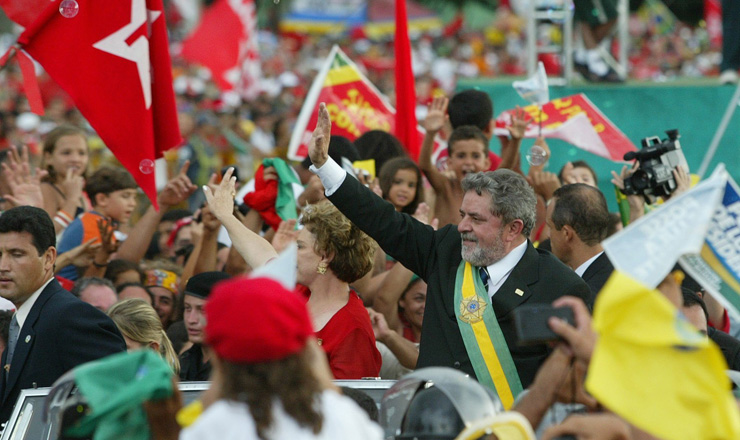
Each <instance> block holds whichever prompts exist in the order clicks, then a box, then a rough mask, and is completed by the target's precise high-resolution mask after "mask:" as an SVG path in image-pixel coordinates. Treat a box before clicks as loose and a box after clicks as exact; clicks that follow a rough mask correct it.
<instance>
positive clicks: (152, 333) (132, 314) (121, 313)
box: [108, 298, 180, 374]
mask: <svg viewBox="0 0 740 440" xmlns="http://www.w3.org/2000/svg"><path fill="white" fill-rule="evenodd" d="M108 316H110V318H111V319H112V320H113V322H115V323H116V326H118V329H119V330H120V331H121V333H123V335H124V336H126V337H127V338H129V339H131V340H132V341H135V342H138V343H139V344H142V345H145V346H148V345H149V344H151V343H152V342H156V343H157V344H159V354H160V356H162V359H164V360H165V361H167V363H168V364H170V366H171V367H172V371H174V372H175V374H179V373H180V361H179V360H178V359H177V353H175V349H174V348H172V343H171V342H170V338H168V337H167V334H166V333H165V332H164V328H162V321H160V320H159V316H158V315H157V312H156V311H154V308H153V307H152V306H151V305H150V304H148V303H147V302H146V301H144V300H143V299H140V298H131V299H126V300H123V301H121V302H119V303H116V304H114V305H113V307H111V308H110V309H109V310H108Z"/></svg>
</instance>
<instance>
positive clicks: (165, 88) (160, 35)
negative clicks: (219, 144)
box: [3, 0, 181, 208]
mask: <svg viewBox="0 0 740 440" xmlns="http://www.w3.org/2000/svg"><path fill="white" fill-rule="evenodd" d="M17 1H18V2H19V3H16V4H20V3H22V2H24V1H25V0H17ZM77 2H78V3H79V12H78V13H77V15H75V16H73V17H71V18H66V17H64V16H62V15H61V14H60V12H59V3H60V2H59V0H54V1H52V2H51V3H50V4H49V5H48V6H47V7H46V8H45V9H44V10H43V12H41V13H40V14H39V16H38V18H37V19H36V20H35V21H34V22H33V24H32V25H31V26H29V27H27V28H26V30H25V31H24V32H23V34H21V36H20V37H19V38H18V44H19V45H20V46H21V48H22V49H24V50H25V51H26V52H28V53H29V54H30V55H31V56H32V57H33V58H34V59H35V60H36V61H38V62H39V63H40V64H41V65H42V66H43V67H44V69H45V70H46V71H47V72H48V74H49V75H50V76H51V77H52V78H53V79H54V81H55V82H56V83H57V84H59V86H60V87H62V88H63V89H64V90H65V91H66V92H67V93H68V94H69V95H70V96H71V97H72V99H73V100H74V102H75V105H76V106H77V108H78V109H79V110H80V112H81V113H82V115H83V116H84V117H85V118H86V119H87V120H88V122H89V123H90V125H91V126H92V127H93V128H94V129H95V131H96V132H97V133H98V135H99V136H100V138H101V139H102V140H103V142H105V144H106V146H107V147H108V148H109V149H110V150H111V151H112V152H113V154H114V155H115V156H116V158H117V159H118V160H119V161H120V162H121V163H122V164H123V166H124V167H126V169H127V170H128V171H129V172H130V173H131V174H132V175H133V177H134V179H136V182H137V183H138V184H139V186H140V187H141V188H142V190H143V191H144V193H145V194H146V195H147V196H148V197H149V199H150V200H151V202H152V204H153V205H154V206H155V208H158V206H157V197H156V195H157V193H156V188H155V182H154V173H153V165H154V163H153V161H154V159H156V158H158V157H161V156H162V152H163V151H165V150H168V149H170V148H172V147H174V146H176V145H177V144H179V143H180V140H181V137H180V130H179V127H178V123H177V112H176V109H175V96H174V92H173V91H172V70H171V69H172V68H171V64H170V57H169V47H168V43H167V34H166V27H165V23H164V12H163V6H162V0H121V1H115V2H101V1H97V0H77ZM3 6H5V5H3ZM32 80H34V78H29V77H28V76H26V77H25V78H24V81H32Z"/></svg>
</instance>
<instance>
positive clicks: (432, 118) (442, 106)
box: [421, 96, 450, 133]
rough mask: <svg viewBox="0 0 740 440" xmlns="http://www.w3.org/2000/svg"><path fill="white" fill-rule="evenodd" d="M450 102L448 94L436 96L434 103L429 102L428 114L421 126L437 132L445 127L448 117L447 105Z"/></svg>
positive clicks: (428, 130)
mask: <svg viewBox="0 0 740 440" xmlns="http://www.w3.org/2000/svg"><path fill="white" fill-rule="evenodd" d="M449 102H450V101H449V99H447V97H446V96H440V97H437V98H434V100H433V101H432V103H431V104H429V109H428V111H427V116H426V118H424V120H423V121H422V122H421V126H422V127H424V129H425V130H426V131H427V133H437V132H438V131H439V130H441V129H442V127H444V125H445V122H447V119H448V116H447V105H448V104H449Z"/></svg>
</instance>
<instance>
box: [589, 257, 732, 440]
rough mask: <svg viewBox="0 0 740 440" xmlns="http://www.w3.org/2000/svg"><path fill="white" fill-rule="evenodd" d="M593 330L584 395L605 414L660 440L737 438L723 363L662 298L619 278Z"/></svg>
mask: <svg viewBox="0 0 740 440" xmlns="http://www.w3.org/2000/svg"><path fill="white" fill-rule="evenodd" d="M593 325H594V329H595V330H596V332H597V333H598V334H599V340H598V343H597V345H596V349H595V350H594V353H593V357H592V359H591V365H590V367H589V371H588V377H587V379H586V389H587V390H588V392H589V393H591V394H592V395H593V396H594V397H595V398H596V399H598V400H599V402H601V403H602V404H603V405H604V406H605V407H607V408H609V409H610V410H612V411H614V412H615V413H617V414H619V415H620V416H622V417H623V418H624V419H625V420H627V421H629V422H630V423H632V424H634V425H635V426H637V427H639V428H641V429H643V430H645V431H646V432H649V433H651V434H653V435H655V436H657V437H659V438H662V439H667V440H671V439H736V438H740V413H739V412H738V407H737V405H736V404H735V401H734V399H733V397H732V395H731V393H730V381H729V379H728V378H727V376H726V374H725V370H726V369H727V364H726V362H725V359H724V357H723V356H722V354H721V352H720V350H719V348H718V347H717V346H716V345H715V344H714V343H713V342H711V341H710V340H709V339H708V338H706V337H705V336H704V335H702V334H701V333H699V332H698V331H697V330H696V329H695V328H694V327H693V326H691V324H689V323H688V322H687V321H685V320H684V319H683V318H682V317H681V316H680V314H679V312H678V310H677V309H676V308H675V307H674V306H673V305H672V304H671V303H670V302H669V301H668V300H667V299H666V298H665V297H664V296H663V295H662V294H661V293H660V292H659V291H657V290H652V289H650V288H648V287H646V286H644V285H642V284H641V283H639V282H637V281H635V280H634V279H632V278H630V277H629V276H627V275H625V274H623V273H619V272H618V271H615V272H614V274H613V275H612V277H611V278H610V279H609V281H608V282H607V284H606V285H605V286H604V288H603V289H602V290H601V292H600V293H599V297H598V299H597V300H596V305H595V308H594V321H593Z"/></svg>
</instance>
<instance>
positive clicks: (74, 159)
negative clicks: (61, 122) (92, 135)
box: [45, 134, 88, 178]
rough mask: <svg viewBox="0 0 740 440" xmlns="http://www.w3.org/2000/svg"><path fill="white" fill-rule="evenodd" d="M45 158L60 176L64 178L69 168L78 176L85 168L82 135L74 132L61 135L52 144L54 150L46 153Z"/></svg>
mask: <svg viewBox="0 0 740 440" xmlns="http://www.w3.org/2000/svg"><path fill="white" fill-rule="evenodd" d="M45 159H46V163H48V164H49V165H50V166H51V167H52V168H53V169H54V171H56V173H57V174H58V175H59V176H60V178H64V176H66V175H67V170H69V169H72V170H73V171H74V174H75V175H77V176H80V175H82V174H83V173H84V172H85V170H86V169H87V161H88V155H87V143H86V142H85V139H84V138H83V137H82V136H79V135H76V134H71V135H68V136H62V137H60V138H59V140H57V142H56V144H55V145H54V151H53V152H51V153H46V157H45Z"/></svg>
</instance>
